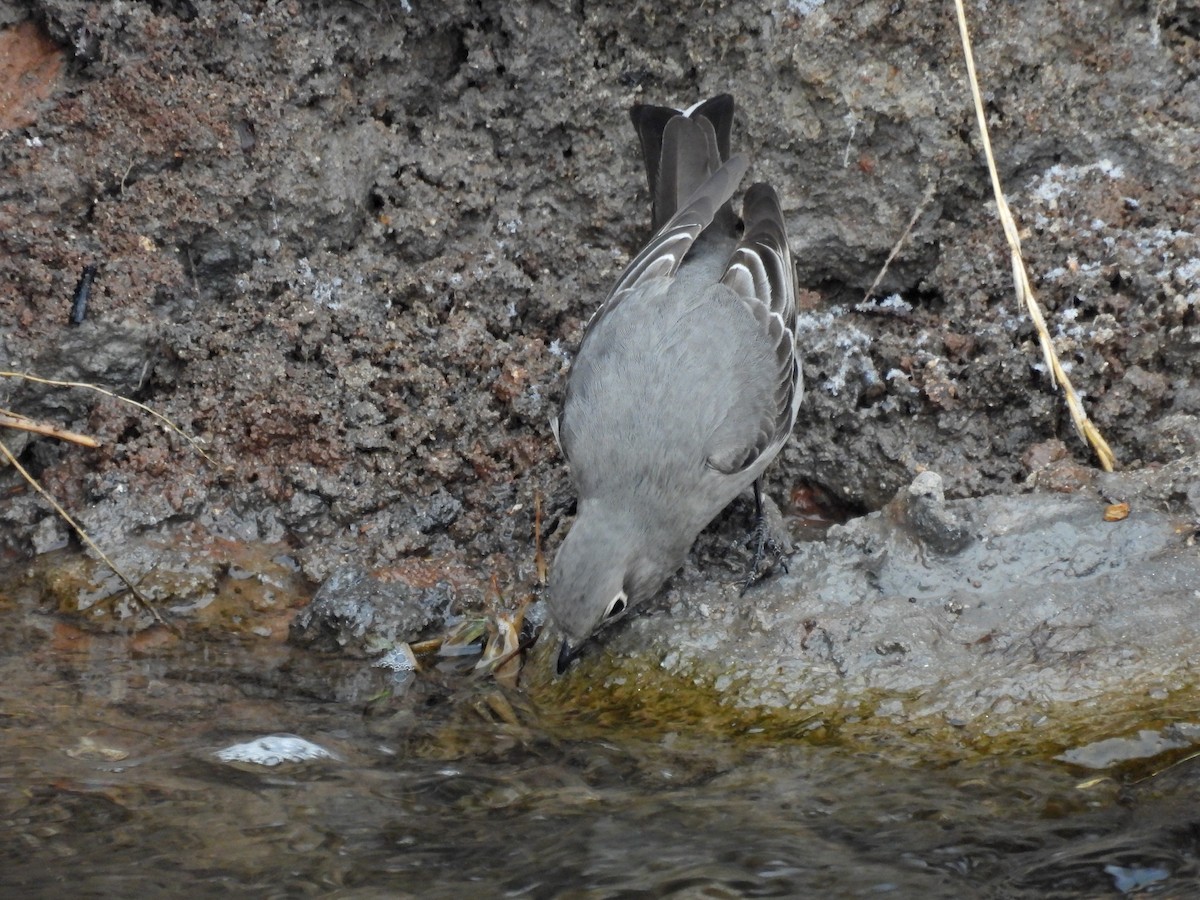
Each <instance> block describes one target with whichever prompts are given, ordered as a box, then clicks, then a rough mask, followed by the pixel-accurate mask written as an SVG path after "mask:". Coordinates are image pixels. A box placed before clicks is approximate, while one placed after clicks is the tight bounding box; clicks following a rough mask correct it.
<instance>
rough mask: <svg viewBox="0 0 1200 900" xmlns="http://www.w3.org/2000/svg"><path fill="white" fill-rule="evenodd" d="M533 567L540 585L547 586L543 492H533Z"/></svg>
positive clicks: (547, 569) (547, 568) (547, 570)
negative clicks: (543, 548) (543, 540)
mask: <svg viewBox="0 0 1200 900" xmlns="http://www.w3.org/2000/svg"><path fill="white" fill-rule="evenodd" d="M533 567H534V569H535V570H537V579H538V584H545V583H546V577H547V575H548V573H549V567H548V566H547V565H546V556H545V554H543V553H542V492H541V491H534V492H533Z"/></svg>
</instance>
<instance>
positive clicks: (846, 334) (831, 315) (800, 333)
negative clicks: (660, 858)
mask: <svg viewBox="0 0 1200 900" xmlns="http://www.w3.org/2000/svg"><path fill="white" fill-rule="evenodd" d="M845 314H846V309H845V307H842V306H831V307H830V308H829V310H828V311H827V312H825V313H804V314H801V315H800V316H797V317H796V342H797V343H798V344H799V346H800V347H801V348H802V349H804V348H808V349H817V348H820V347H822V346H826V347H827V346H830V345H832V346H833V347H834V348H836V349H837V350H838V351H839V354H838V355H839V357H840V360H841V361H840V363H839V364H838V369H837V371H836V372H834V373H833V374H832V375H830V376H829V377H828V378H826V379H825V380H824V381H823V382H821V383H820V387H821V389H822V390H824V391H825V392H826V393H828V394H830V395H831V396H833V397H836V396H838V395H839V394H841V392H842V391H843V390H844V389H845V388H846V386H847V385H848V384H849V383H850V380H851V378H852V377H853V376H857V377H858V379H859V380H860V381H861V383H863V384H866V385H871V384H877V383H878V382H879V374H878V373H877V372H876V371H875V365H874V363H872V362H871V358H870V356H869V355H868V354H867V348H868V347H869V346H870V345H871V336H870V335H869V334H867V333H866V332H864V331H861V330H859V329H858V328H855V327H854V326H853V325H847V324H845V323H844V322H839V321H838V320H839V319H841V318H842V317H843V316H844V315H845Z"/></svg>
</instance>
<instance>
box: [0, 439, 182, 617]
mask: <svg viewBox="0 0 1200 900" xmlns="http://www.w3.org/2000/svg"><path fill="white" fill-rule="evenodd" d="M0 453H3V454H4V456H5V458H6V459H7V460H8V462H9V465H11V466H12V467H13V468H14V469H16V470H17V471H18V472H19V473H20V474H21V477H22V478H24V479H25V481H26V482H27V483H28V484H29V486H30V487H31V488H33V489H34V490H35V491H37V492H38V493H39V494H40V495H41V496H42V499H43V500H45V501H46V502H47V503H49V504H50V506H51V507H53V509H54V511H55V512H56V513H58V515H59V516H61V517H62V519H63V521H65V522H66V523H67V524H68V525H70V526H71V527H72V528H74V529H75V533H76V534H78V535H79V538H80V540H82V541H83V542H84V543H85V544H87V545H88V546H89V547H90V548H91V549H92V550H93V552H95V554H96V555H97V556H99V557H100V559H102V560H103V561H104V564H105V565H106V566H108V567H109V568H110V569H112V571H113V573H114V574H115V575H116V576H117V577H118V578H119V579H121V581H122V582H123V583H124V584H125V587H127V588H129V590H130V593H132V594H133V596H134V597H135V598H136V599H137V601H138V603H139V604H141V606H142V608H143V609H144V610H146V612H148V613H150V615H151V616H152V617H153V618H154V621H156V622H158V624H159V625H162V626H165V627H166V628H169V629H170V630H171V631H173V632H174V633H175V634H176V635H177V636H180V637H182V632H180V630H179V629H178V628H177V627H176V626H174V625H172V624H171V623H170V622H168V621H167V620H166V619H164V618H163V617H162V614H161V613H160V612H159V611H158V610H157V609H156V608H155V606H154V604H153V603H151V602H150V600H149V599H148V598H147V597H146V595H145V594H143V593H142V592H141V591H140V590H139V589H138V586H137V585H136V584H134V583H133V581H132V580H131V579H130V578H129V577H128V576H127V575H126V574H125V573H124V572H122V571H121V570H120V569H119V568H117V564H116V563H114V562H113V561H112V560H111V559H109V558H108V556H107V555H106V554H105V552H104V551H103V550H101V549H100V548H99V547H97V546H96V542H95V541H93V540H92V539H91V538H90V537H89V536H88V533H87V532H86V531H84V530H83V526H82V525H80V524H79V523H78V522H76V521H75V520H74V519H73V518H71V514H70V513H68V512H67V511H66V510H65V509H63V508H62V507H61V506H60V505H59V503H58V501H57V500H55V499H54V498H53V497H51V496H50V495H49V494H48V493H47V492H46V489H45V488H43V487H42V486H41V485H40V484H38V481H37V479H36V478H34V477H33V476H32V475H30V474H29V472H28V470H26V468H25V467H24V466H23V465H21V463H20V462H19V461H18V460H17V457H16V456H14V455H13V452H12V451H11V450H9V449H8V445H7V444H5V443H4V441H0Z"/></svg>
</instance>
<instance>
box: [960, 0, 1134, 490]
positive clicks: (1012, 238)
mask: <svg viewBox="0 0 1200 900" xmlns="http://www.w3.org/2000/svg"><path fill="white" fill-rule="evenodd" d="M954 7H955V10H956V11H957V13H958V31H959V35H960V36H961V37H962V45H963V54H964V55H965V56H966V61H967V76H968V79H969V80H970V82H971V96H972V97H973V98H974V100H975V118H976V120H977V121H978V123H979V136H980V139H981V140H982V142H983V153H984V156H985V157H986V158H987V166H988V174H989V175H990V176H991V180H992V192H993V193H994V194H995V198H996V209H997V211H998V212H999V215H1000V222H1001V224H1002V225H1003V226H1004V237H1005V238H1006V239H1007V240H1008V246H1009V250H1010V251H1011V252H1012V270H1013V283H1014V285H1015V287H1016V292H1017V302H1018V303H1019V304H1021V305H1023V306H1024V307H1025V309H1026V310H1027V312H1028V313H1029V318H1030V319H1031V320H1032V321H1033V325H1034V328H1036V329H1037V333H1038V341H1039V342H1040V344H1041V347H1042V355H1043V356H1044V357H1045V360H1046V367H1047V369H1049V371H1050V373H1051V375H1052V376H1053V379H1054V383H1055V384H1056V385H1058V386H1059V387H1061V388H1062V391H1063V395H1064V396H1065V397H1066V398H1067V409H1068V410H1069V411H1070V413H1071V421H1072V422H1073V423H1074V424H1075V431H1076V432H1077V433H1078V434H1079V436H1080V438H1082V439H1083V440H1085V441H1087V443H1089V444H1090V445H1091V447H1092V449H1093V450H1094V451H1095V453H1096V458H1097V459H1098V460H1099V462H1100V467H1101V468H1102V469H1104V471H1105V472H1111V471H1112V470H1113V465H1114V463H1115V462H1116V457H1115V456H1114V455H1113V452H1112V449H1111V448H1110V447H1109V446H1108V442H1107V441H1105V440H1104V436H1103V435H1102V434H1101V433H1100V430H1099V429H1098V428H1097V427H1096V426H1095V425H1094V424H1093V423H1092V421H1091V419H1089V418H1088V416H1087V413H1086V412H1084V409H1083V403H1082V402H1081V401H1080V399H1079V395H1078V394H1076V393H1075V388H1074V387H1073V386H1072V384H1071V379H1070V378H1068V377H1067V373H1066V372H1064V371H1063V367H1062V364H1061V363H1059V361H1058V354H1057V353H1056V352H1055V350H1054V344H1053V342H1052V341H1051V340H1050V333H1049V332H1048V331H1047V330H1046V320H1045V319H1044V318H1043V316H1042V311H1041V308H1040V307H1039V305H1038V302H1037V298H1036V297H1035V296H1034V293H1033V287H1032V286H1031V285H1030V283H1029V273H1028V271H1027V270H1026V268H1025V260H1024V257H1023V256H1022V255H1021V238H1020V235H1019V234H1018V233H1017V225H1016V222H1015V221H1014V220H1013V216H1012V212H1011V210H1009V208H1008V201H1006V200H1005V199H1004V192H1003V190H1002V189H1001V186H1000V176H999V174H998V173H997V171H996V160H995V158H994V157H993V155H992V142H991V138H990V137H989V136H988V128H987V117H986V115H985V113H984V109H983V96H982V94H981V93H980V91H979V80H978V79H977V78H976V76H975V56H974V54H973V52H972V50H971V35H970V33H969V32H968V30H967V14H966V12H965V11H964V9H963V0H954Z"/></svg>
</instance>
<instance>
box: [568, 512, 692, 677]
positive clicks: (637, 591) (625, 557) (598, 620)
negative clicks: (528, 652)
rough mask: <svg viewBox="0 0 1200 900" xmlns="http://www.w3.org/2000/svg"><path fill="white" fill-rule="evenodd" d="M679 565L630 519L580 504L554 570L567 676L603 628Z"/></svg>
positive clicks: (658, 584)
mask: <svg viewBox="0 0 1200 900" xmlns="http://www.w3.org/2000/svg"><path fill="white" fill-rule="evenodd" d="M676 568H678V563H677V562H676V561H675V560H674V558H673V555H672V554H668V553H660V552H657V550H656V548H655V542H654V541H653V539H652V538H650V539H648V537H647V535H646V534H645V532H644V530H643V529H640V528H637V527H633V525H632V523H630V522H629V521H628V520H627V517H625V516H621V515H614V514H610V513H608V512H606V511H605V510H604V509H602V508H588V507H587V506H585V505H584V504H581V505H580V511H579V515H578V517H577V518H576V520H575V524H574V526H573V527H572V528H571V532H570V534H568V535H567V537H566V540H564V541H563V544H562V546H561V547H560V548H559V550H558V554H557V555H556V556H555V558H554V567H553V569H552V570H551V573H550V590H549V604H550V615H551V617H552V618H553V619H554V621H555V624H557V625H558V627H559V629H560V630H561V631H562V632H563V634H564V639H563V642H562V647H561V648H560V650H559V654H558V673H559V674H560V675H561V674H562V673H563V671H565V670H566V668H567V666H568V665H570V663H571V661H572V660H573V659H574V658H575V657H576V656H578V655H579V651H580V649H581V648H582V647H583V645H584V643H585V642H586V641H587V640H588V638H590V637H591V636H592V635H593V634H594V633H595V632H596V630H597V629H599V628H602V627H604V626H606V625H609V624H611V623H612V622H615V621H617V620H618V619H620V618H622V617H623V616H624V615H625V614H626V613H627V612H629V610H630V609H632V608H633V607H634V606H636V605H637V604H639V603H641V602H642V601H643V600H645V599H647V598H648V597H650V596H652V595H653V594H655V593H656V592H657V591H658V589H659V588H660V587H662V584H663V582H664V581H666V580H667V578H669V577H670V575H671V573H672V572H673V571H674V570H675V569H676Z"/></svg>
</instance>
